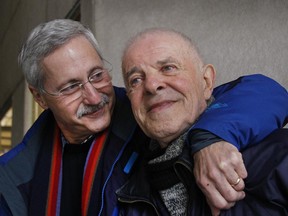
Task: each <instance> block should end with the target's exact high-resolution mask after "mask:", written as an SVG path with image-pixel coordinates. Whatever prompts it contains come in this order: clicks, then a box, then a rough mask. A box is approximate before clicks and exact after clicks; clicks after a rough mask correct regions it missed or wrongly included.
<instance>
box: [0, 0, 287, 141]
mask: <svg viewBox="0 0 288 216" xmlns="http://www.w3.org/2000/svg"><path fill="white" fill-rule="evenodd" d="M76 2H77V0H61V1H59V0H49V1H48V0H2V1H1V7H0V14H1V19H0V68H1V71H0V92H1V94H0V110H1V108H2V107H3V105H4V104H5V102H7V101H8V99H9V98H11V99H12V103H13V106H14V107H15V109H14V112H16V113H14V114H13V115H14V116H15V118H14V119H13V123H14V124H13V130H12V131H14V132H13V134H12V136H13V143H14V144H15V143H17V142H19V140H20V139H21V138H22V134H23V132H24V131H26V130H27V128H28V127H29V126H30V125H31V123H32V120H31V117H30V111H31V101H32V98H31V95H30V94H29V92H24V91H25V89H27V88H26V87H25V85H24V83H23V82H24V81H23V77H22V74H21V72H20V70H19V69H18V67H17V62H16V60H17V54H18V52H19V49H20V46H21V44H22V42H23V41H24V39H25V38H26V36H27V33H28V32H29V31H30V30H31V29H32V28H33V27H34V26H35V25H37V24H39V23H40V22H43V21H47V20H51V19H55V18H64V17H65V16H66V15H67V13H68V12H69V10H70V9H71V8H72V7H73V5H74V4H75V3H76ZM81 21H82V22H83V23H85V24H87V25H88V26H89V27H90V28H91V29H92V30H93V31H94V32H95V34H96V37H97V39H98V40H99V43H100V45H101V47H102V49H103V51H104V56H105V57H106V58H107V59H108V60H110V61H111V62H112V64H113V65H114V70H113V81H114V83H115V84H116V85H118V86H123V82H122V77H121V69H120V61H121V52H122V50H123V48H124V44H125V43H126V41H127V39H128V38H129V37H130V36H131V35H133V34H135V33H136V32H138V31H141V30H143V29H144V28H147V27H169V28H174V29H176V30H179V31H182V32H184V33H186V34H188V35H190V36H191V38H192V39H193V40H194V41H195V42H196V43H197V44H198V47H199V48H200V50H201V51H202V55H203V57H204V59H205V61H206V62H207V63H212V64H214V65H215V67H216V69H217V71H218V79H217V84H220V83H223V82H227V81H230V80H232V79H235V78H237V77H239V76H241V75H244V74H253V73H263V74H266V75H268V76H270V77H272V78H274V79H276V80H277V81H278V82H280V83H281V84H282V85H284V86H285V88H286V89H287V88H288V73H287V71H286V68H288V61H287V59H288V58H287V57H288V39H287V38H288V1H286V0H274V1H271V0H221V1H220V0H219V1H216V0H177V1H175V0H156V1H155V0H117V1H116V0H81ZM23 122H25V124H24V123H23Z"/></svg>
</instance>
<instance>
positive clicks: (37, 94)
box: [28, 85, 48, 109]
mask: <svg viewBox="0 0 288 216" xmlns="http://www.w3.org/2000/svg"><path fill="white" fill-rule="evenodd" d="M28 88H29V90H30V92H31V93H32V95H33V98H34V100H35V101H36V102H37V103H38V104H39V106H41V107H42V108H43V109H48V106H47V104H46V102H45V99H44V98H43V96H42V94H40V92H39V90H38V89H36V88H34V87H33V86H31V85H28Z"/></svg>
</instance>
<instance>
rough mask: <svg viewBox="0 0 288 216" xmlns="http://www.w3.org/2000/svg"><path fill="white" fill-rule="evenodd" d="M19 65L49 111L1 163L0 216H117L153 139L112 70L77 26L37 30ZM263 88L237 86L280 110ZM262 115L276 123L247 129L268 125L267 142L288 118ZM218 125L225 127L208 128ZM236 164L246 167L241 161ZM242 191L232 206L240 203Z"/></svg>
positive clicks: (62, 23)
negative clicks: (257, 91)
mask: <svg viewBox="0 0 288 216" xmlns="http://www.w3.org/2000/svg"><path fill="white" fill-rule="evenodd" d="M19 63H20V65H21V67H22V70H23V72H24V75H25V78H26V80H27V82H28V86H29V89H30V91H31V93H32V94H33V97H34V99H35V101H36V102H37V103H38V104H39V105H40V106H41V107H42V108H44V109H45V111H44V112H43V113H42V114H41V115H40V117H39V118H38V119H37V121H36V122H35V123H34V124H33V126H32V127H31V128H30V129H29V131H28V132H27V133H26V135H25V136H24V138H23V140H22V142H21V143H20V144H19V145H17V146H16V147H15V148H14V149H12V150H11V151H10V152H8V153H7V154H5V155H3V156H1V159H0V164H1V166H0V215H13V216H17V215H21V216H25V215H29V216H34V215H35V216H39V215H49V216H50V215H69V216H73V215H82V216H84V215H85V216H86V215H112V214H117V211H116V210H117V208H115V207H116V203H117V200H116V195H115V191H116V189H118V188H119V187H120V186H122V185H123V184H124V182H126V180H127V179H129V177H130V174H131V173H133V167H134V165H135V164H136V163H138V161H139V159H141V157H142V156H141V155H142V152H140V151H139V149H140V147H141V146H143V145H145V144H146V143H148V142H149V139H148V138H147V137H146V136H145V135H144V133H143V132H142V131H141V129H140V128H139V127H138V125H137V124H136V121H135V120H134V117H133V114H132V112H131V107H130V102H129V100H128V98H127V96H126V92H125V90H124V89H123V88H118V87H113V85H112V83H111V76H110V75H109V71H110V68H111V66H110V64H109V63H108V62H107V61H106V60H104V58H103V56H102V54H101V51H100V49H99V47H98V44H97V41H96V39H95V38H94V36H93V34H92V33H91V31H90V30H89V29H87V28H86V27H84V26H83V25H82V24H80V23H79V22H76V21H72V20H53V21H50V22H47V23H43V24H40V25H39V26H37V27H36V28H35V29H33V30H32V32H31V33H30V35H29V37H28V39H27V41H26V43H25V44H24V45H23V47H22V50H21V53H20V55H19ZM262 81H263V80H262ZM262 81H260V82H257V78H255V82H253V81H252V83H251V81H249V82H247V83H246V82H245V79H244V80H243V81H242V82H240V83H239V85H237V86H239V91H241V89H245V86H246V85H256V86H257V84H259V83H260V84H261V85H262V84H264V85H265V84H267V85H270V86H272V87H273V88H271V94H269V95H267V94H265V95H262V96H263V97H265V99H272V98H274V95H276V94H278V95H280V97H279V98H276V99H274V100H273V101H274V103H273V105H271V106H273V107H274V106H275V107H276V108H278V107H280V106H279V104H281V103H282V101H283V98H285V97H286V95H285V94H284V93H283V89H282V87H281V86H280V85H278V84H276V83H275V82H274V81H272V80H270V79H268V78H267V79H264V81H263V82H262ZM234 85H235V83H234V84H227V85H226V86H224V87H227V88H233V86H234ZM222 89H223V88H222ZM232 94H233V93H232ZM226 95H229V91H228V92H226V93H225V94H223V95H222V96H223V97H222V99H219V101H218V102H219V103H221V102H222V103H226V102H227V101H226V100H227V97H226ZM228 98H229V97H228ZM256 99H257V98H255V101H256ZM216 100H217V98H216ZM254 105H255V104H251V105H250V106H251V107H253V106H254ZM231 106H237V103H236V104H233V105H231ZM254 109H257V103H256V105H255V106H254ZM282 109H285V107H283V108H282V107H281V108H280V110H281V111H282ZM263 112H264V111H263ZM264 113H265V115H266V116H271V118H267V119H262V118H261V117H259V116H257V117H255V118H257V119H258V118H259V122H257V121H256V122H255V124H254V125H253V124H252V125H249V128H247V127H246V126H245V125H243V127H242V129H243V130H252V131H253V129H254V128H256V129H257V130H258V126H259V125H258V124H260V125H261V124H268V125H269V126H267V127H266V128H265V130H262V129H260V130H259V131H258V132H257V133H258V134H257V136H259V137H263V136H265V135H266V134H267V133H269V132H270V131H272V130H273V129H275V128H278V127H280V125H281V123H283V119H284V118H285V117H286V113H285V112H280V111H279V112H278V111H277V114H276V115H275V116H274V114H271V112H269V110H268V111H267V112H264ZM239 115H243V116H244V115H245V111H244V113H239ZM202 118H205V114H204V115H203V117H202ZM217 121H221V119H218V120H216V121H215V120H214V121H211V124H212V122H214V123H215V124H217ZM227 124H229V123H227ZM204 129H205V128H204ZM237 130H238V128H237ZM267 131H268V132H267ZM229 133H230V134H231V133H232V134H233V132H229ZM256 139H257V138H256ZM227 145H230V144H228V143H227ZM234 159H236V161H240V162H241V160H242V158H241V155H239V156H238V157H237V158H234ZM225 162H227V163H228V164H229V166H231V168H233V169H234V168H235V170H237V171H238V175H239V176H241V178H245V175H246V172H245V171H246V170H245V167H244V166H243V164H241V163H240V164H237V165H235V166H234V165H232V164H231V160H230V158H229V155H228V156H227V157H226V158H225ZM216 181H217V179H216ZM211 184H213V182H211ZM241 187H242V186H241ZM242 190H243V188H242V189H241V190H240V191H239V193H235V197H233V200H234V201H236V200H239V199H241V198H242V197H243V191H242ZM223 196H224V198H225V194H224V195H223ZM115 209H116V210H115Z"/></svg>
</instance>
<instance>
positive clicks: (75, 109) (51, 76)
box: [29, 36, 115, 143]
mask: <svg viewBox="0 0 288 216" xmlns="http://www.w3.org/2000/svg"><path fill="white" fill-rule="evenodd" d="M103 67H104V65H103V61H102V60H101V58H100V57H99V55H98V53H97V52H96V50H95V49H94V47H93V46H92V45H91V44H90V43H89V42H88V40H87V39H86V38H85V37H83V36H79V37H76V38H73V39H71V40H70V41H68V42H67V43H66V44H64V45H63V46H61V47H59V48H58V49H56V50H55V51H54V52H53V53H51V54H50V55H48V56H47V57H45V58H44V60H43V62H42V68H43V71H44V77H45V81H44V89H45V91H47V92H59V90H60V89H63V88H64V87H67V86H68V85H69V84H71V83H75V82H80V83H85V82H87V80H88V77H89V76H91V74H93V73H95V71H97V70H99V69H101V68H103ZM103 82H105V85H103V87H101V88H100V89H98V90H96V89H95V88H94V87H93V86H92V84H91V83H89V82H88V83H86V84H85V85H84V86H82V89H81V90H80V91H81V93H80V94H77V95H79V97H78V96H77V97H75V95H76V94H71V95H59V96H52V95H49V94H45V93H42V92H39V91H38V90H37V89H35V88H33V87H31V86H30V87H29V88H30V90H31V92H32V93H33V95H34V98H35V100H36V101H37V102H38V103H39V104H40V106H42V107H43V108H44V109H46V108H50V109H51V110H52V112H53V114H54V116H55V119H56V121H57V124H58V126H59V127H60V129H61V131H62V132H63V134H64V136H65V137H66V139H67V140H68V141H69V142H71V143H78V142H81V141H83V139H85V138H86V137H87V136H89V135H91V134H92V133H97V132H100V131H102V130H104V129H105V128H107V127H108V126H109V124H110V120H111V115H112V110H113V105H114V100H115V99H114V97H115V95H114V90H113V87H112V84H111V77H110V75H108V76H106V77H105V78H104V80H103ZM107 99H108V100H107ZM108 101H109V102H108Z"/></svg>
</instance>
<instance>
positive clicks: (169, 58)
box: [156, 56, 180, 65]
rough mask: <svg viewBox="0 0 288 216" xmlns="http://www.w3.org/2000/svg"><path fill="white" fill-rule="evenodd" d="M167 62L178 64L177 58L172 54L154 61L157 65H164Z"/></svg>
mask: <svg viewBox="0 0 288 216" xmlns="http://www.w3.org/2000/svg"><path fill="white" fill-rule="evenodd" d="M167 63H177V64H180V62H179V61H178V60H177V59H175V58H173V57H172V56H169V57H167V58H165V59H163V60H159V61H157V62H156V64H157V65H165V64H167Z"/></svg>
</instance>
